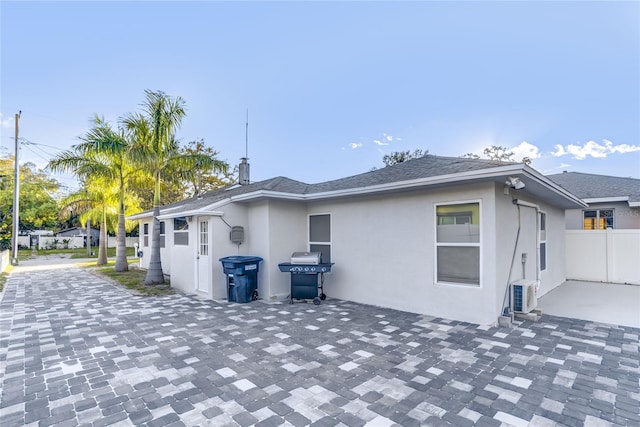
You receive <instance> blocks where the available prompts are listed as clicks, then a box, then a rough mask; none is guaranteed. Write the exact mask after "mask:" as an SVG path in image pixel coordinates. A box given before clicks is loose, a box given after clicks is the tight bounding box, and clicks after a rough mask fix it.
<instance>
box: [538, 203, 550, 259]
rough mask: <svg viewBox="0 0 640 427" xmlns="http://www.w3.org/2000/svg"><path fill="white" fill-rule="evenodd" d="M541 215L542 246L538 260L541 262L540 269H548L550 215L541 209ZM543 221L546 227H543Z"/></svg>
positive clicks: (540, 235) (539, 249)
mask: <svg viewBox="0 0 640 427" xmlns="http://www.w3.org/2000/svg"><path fill="white" fill-rule="evenodd" d="M539 215H540V218H539V219H538V222H539V226H538V233H539V234H538V235H539V239H538V242H539V244H540V247H539V248H538V260H539V261H538V262H539V263H540V264H539V267H540V271H545V270H546V269H547V253H548V249H549V246H548V245H547V229H548V228H549V227H548V224H547V223H548V221H547V219H548V218H549V216H548V215H547V213H546V212H544V211H540V213H539ZM543 218H544V221H543V220H542V219H543ZM543 223H544V229H543V228H542V225H543ZM542 245H544V257H543V256H542Z"/></svg>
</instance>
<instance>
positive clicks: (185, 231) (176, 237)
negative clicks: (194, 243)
mask: <svg viewBox="0 0 640 427" xmlns="http://www.w3.org/2000/svg"><path fill="white" fill-rule="evenodd" d="M173 244H174V245H176V246H188V245H189V223H188V222H187V218H185V217H183V216H182V217H179V218H174V219H173Z"/></svg>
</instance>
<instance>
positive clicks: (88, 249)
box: [87, 218, 91, 258]
mask: <svg viewBox="0 0 640 427" xmlns="http://www.w3.org/2000/svg"><path fill="white" fill-rule="evenodd" d="M90 256H91V218H89V219H87V258H88V257H90Z"/></svg>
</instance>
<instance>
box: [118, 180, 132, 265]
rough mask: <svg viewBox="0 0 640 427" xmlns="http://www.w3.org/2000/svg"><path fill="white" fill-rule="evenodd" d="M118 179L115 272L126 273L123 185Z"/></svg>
mask: <svg viewBox="0 0 640 427" xmlns="http://www.w3.org/2000/svg"><path fill="white" fill-rule="evenodd" d="M123 181H124V180H123V179H122V177H121V178H120V203H119V206H118V233H117V234H116V242H117V243H116V266H115V270H116V271H128V270H129V264H127V234H126V233H127V231H126V230H125V227H124V183H123Z"/></svg>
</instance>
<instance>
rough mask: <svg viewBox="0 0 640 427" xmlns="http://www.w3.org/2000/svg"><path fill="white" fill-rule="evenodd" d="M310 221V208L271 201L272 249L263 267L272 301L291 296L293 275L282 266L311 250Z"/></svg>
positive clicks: (269, 228)
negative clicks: (309, 243)
mask: <svg viewBox="0 0 640 427" xmlns="http://www.w3.org/2000/svg"><path fill="white" fill-rule="evenodd" d="M307 221H308V219H307V207H306V205H303V204H301V203H295V202H284V201H270V202H269V227H268V230H269V247H268V256H267V257H266V258H265V262H264V265H263V267H264V274H265V275H266V276H267V277H266V280H267V281H268V283H269V297H270V298H271V299H277V300H282V299H285V298H287V297H288V296H289V295H290V293H291V277H290V274H289V273H282V272H281V271H280V269H279V268H278V264H279V263H281V262H287V261H289V260H290V259H291V254H292V253H293V252H298V251H307V250H308V249H309V246H308V243H307V240H308V238H307V227H308V225H307V224H308V223H307ZM261 256H262V255H261ZM263 277H264V276H263Z"/></svg>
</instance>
